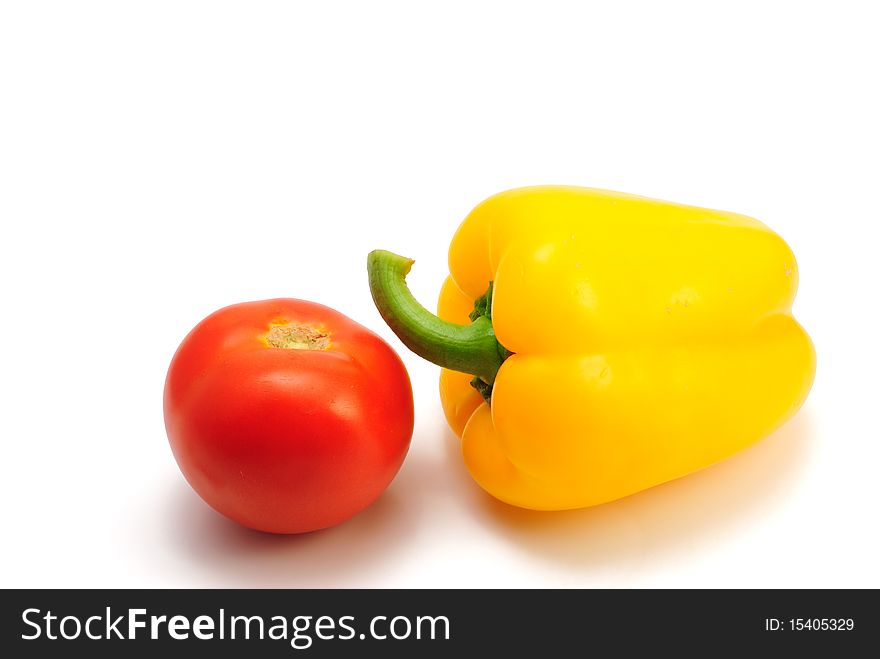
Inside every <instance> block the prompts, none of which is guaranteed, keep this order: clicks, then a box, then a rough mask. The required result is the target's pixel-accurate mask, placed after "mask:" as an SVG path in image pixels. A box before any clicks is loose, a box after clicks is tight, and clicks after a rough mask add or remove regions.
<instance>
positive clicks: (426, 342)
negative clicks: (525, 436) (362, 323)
mask: <svg viewBox="0 0 880 659" xmlns="http://www.w3.org/2000/svg"><path fill="white" fill-rule="evenodd" d="M413 263H414V261H413V260H412V259H408V258H405V257H403V256H398V255H397V254H393V253H391V252H386V251H384V250H381V249H377V250H375V251H373V252H370V254H369V256H367V272H368V274H369V277H370V293H371V294H372V296H373V302H375V303H376V308H377V309H378V310H379V313H380V314H381V315H382V318H383V319H384V320H385V322H386V323H388V326H389V327H390V328H391V330H392V331H393V332H394V333H395V334H396V335H397V336H398V338H399V339H400V340H401V341H402V342H403V344H404V345H405V346H406V347H407V348H409V349H410V350H412V351H413V352H414V353H416V354H417V355H419V356H420V357H422V358H424V359H427V360H428V361H430V362H433V363H435V364H437V365H438V366H442V367H443V368H448V369H451V370H453V371H461V372H462V373H470V374H471V375H476V376H477V377H478V378H480V379H481V380H483V381H484V382H485V383H486V384H488V385H491V384H493V383H494V382H495V375H496V374H497V373H498V369H499V368H500V367H501V363H502V362H503V361H504V358H505V357H506V356H507V355H509V354H510V353H509V352H507V351H506V350H505V349H504V348H503V347H502V346H501V344H499V343H498V340H497V339H496V338H495V331H494V329H493V328H492V320H491V317H490V316H480V317H479V318H477V319H476V320H475V321H474V322H472V323H471V324H470V325H457V324H456V323H450V322H448V321H445V320H441V319H440V318H438V317H437V316H435V315H434V314H432V313H431V312H430V311H428V310H427V309H425V307H423V306H422V305H421V304H419V302H418V300H416V299H415V297H413V294H412V293H411V292H410V290H409V287H408V286H407V285H406V275H407V274H409V271H410V268H411V267H412V264H413Z"/></svg>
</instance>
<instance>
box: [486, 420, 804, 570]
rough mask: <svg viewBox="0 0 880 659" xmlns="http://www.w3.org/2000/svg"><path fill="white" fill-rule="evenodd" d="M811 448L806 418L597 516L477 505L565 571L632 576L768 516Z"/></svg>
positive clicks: (499, 527)
mask: <svg viewBox="0 0 880 659" xmlns="http://www.w3.org/2000/svg"><path fill="white" fill-rule="evenodd" d="M812 441H813V432H812V424H811V421H810V417H809V413H808V412H807V411H806V410H804V411H801V412H800V413H799V414H798V415H797V416H796V417H795V418H794V419H792V420H791V421H789V422H788V423H787V424H786V425H784V426H783V427H782V428H780V429H779V430H777V431H776V432H775V433H773V434H772V435H771V436H770V437H767V438H766V439H764V440H763V441H761V442H759V443H758V444H756V445H754V446H752V447H750V448H748V449H746V450H745V451H742V452H741V453H738V454H737V455H734V456H733V457H731V458H729V459H727V460H725V461H723V462H720V463H718V464H716V465H713V466H712V467H709V468H707V469H704V470H702V471H700V472H697V473H695V474H692V475H690V476H687V477H684V478H681V479H678V480H675V481H671V482H669V483H666V484H663V485H660V486H658V487H654V488H652V489H650V490H646V491H644V492H641V493H638V494H635V495H632V496H630V497H627V498H625V499H621V500H619V501H615V502H612V503H608V504H605V505H601V506H596V507H594V508H587V509H582V510H573V511H560V512H541V511H531V510H524V509H521V508H515V507H513V506H509V505H507V504H504V503H502V502H500V501H498V500H496V499H494V498H492V497H490V496H488V495H485V494H483V495H481V496H479V497H476V496H475V498H476V499H478V504H477V509H478V510H479V513H478V514H479V515H480V516H481V518H482V519H483V521H484V522H485V523H486V524H488V525H490V526H491V527H492V528H494V529H495V530H496V531H497V532H498V533H499V534H502V535H503V536H506V537H507V538H508V539H509V541H511V542H513V543H515V544H516V545H518V546H520V547H522V548H524V549H525V550H527V551H530V552H532V553H534V554H536V555H539V556H540V557H543V558H546V559H548V560H553V561H560V562H562V563H564V564H568V565H569V566H570V567H578V566H580V567H583V568H585V569H586V568H588V567H590V566H593V567H596V568H602V569H608V568H611V569H613V568H614V567H615V566H616V567H619V568H626V571H632V569H633V568H635V567H637V566H639V565H642V564H646V563H650V562H654V561H656V560H658V559H659V560H662V559H663V557H664V556H665V557H671V556H672V555H675V556H676V558H678V559H686V558H687V553H688V549H689V548H690V547H691V546H692V545H694V544H697V543H703V542H705V541H707V540H712V541H714V540H716V539H718V538H720V537H723V536H724V535H725V534H727V533H733V532H735V531H736V530H737V528H738V527H739V526H742V525H743V524H745V523H746V522H747V521H748V520H750V519H755V518H757V517H760V516H761V515H765V514H772V510H773V508H774V507H775V506H778V505H780V504H781V503H782V502H783V501H784V499H785V498H786V496H787V495H788V494H789V493H790V492H791V491H792V490H793V489H794V483H795V482H796V479H797V476H798V474H799V472H800V471H801V470H802V468H803V466H804V464H805V463H806V460H807V457H808V455H809V452H810V446H811V444H812Z"/></svg>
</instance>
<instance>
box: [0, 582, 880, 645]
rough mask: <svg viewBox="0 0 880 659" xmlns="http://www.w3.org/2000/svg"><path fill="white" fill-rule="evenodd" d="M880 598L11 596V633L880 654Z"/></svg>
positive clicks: (482, 593)
mask: <svg viewBox="0 0 880 659" xmlns="http://www.w3.org/2000/svg"><path fill="white" fill-rule="evenodd" d="M878 602H880V600H878V596H877V591H869V590H848V591H847V590H785V591H782V590H766V591H760V590H733V591H719V590H665V591H659V590H632V591H624V590H552V591H551V590H474V591H462V590H6V591H2V609H0V615H2V623H0V624H2V631H3V637H2V649H3V650H4V652H3V654H4V656H7V657H30V656H39V657H54V656H58V657H61V656H69V655H70V654H71V653H74V652H75V653H83V655H82V656H89V657H120V656H126V655H130V654H140V653H141V652H143V653H145V654H149V655H160V653H161V656H162V657H178V656H180V657H192V656H210V655H211V654H215V653H216V654H219V655H224V654H226V653H227V652H228V653H230V654H231V653H233V652H234V653H236V654H239V653H241V656H260V657H294V656H315V657H322V656H354V655H355V654H362V653H364V652H369V653H370V654H372V653H381V656H401V657H403V656H406V657H412V656H450V655H452V654H453V653H457V652H463V651H468V650H486V651H491V652H492V653H493V654H494V653H513V655H514V656H521V655H523V654H524V653H528V652H547V651H555V652H559V653H562V652H563V651H571V652H573V653H576V654H583V655H591V654H594V653H596V652H598V651H600V650H604V651H608V650H611V651H613V653H615V654H616V653H619V652H634V651H636V650H639V649H641V650H644V649H645V648H646V647H648V648H651V650H652V651H656V652H669V653H675V655H676V656H681V655H699V656H714V655H715V654H716V652H717V651H718V650H720V649H724V650H725V651H728V652H729V651H731V650H735V649H742V650H767V651H771V650H772V651H787V652H791V651H799V650H805V649H809V650H812V651H814V652H821V651H825V652H828V653H834V654H833V655H829V656H837V655H838V654H839V653H849V652H852V651H854V650H856V649H862V648H869V647H876V646H877V641H878V634H877V631H878V616H880V605H878ZM10 651H11V652H10ZM194 653H196V654H195V655H194ZM842 656H851V655H850V654H843V655H842Z"/></svg>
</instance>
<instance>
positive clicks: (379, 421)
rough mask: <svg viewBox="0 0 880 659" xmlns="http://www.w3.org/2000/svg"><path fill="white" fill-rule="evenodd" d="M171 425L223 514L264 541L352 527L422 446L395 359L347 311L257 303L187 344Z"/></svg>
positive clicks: (168, 397)
mask: <svg viewBox="0 0 880 659" xmlns="http://www.w3.org/2000/svg"><path fill="white" fill-rule="evenodd" d="M165 427H166V429H167V431H168V438H169V440H170V442H171V449H172V451H173V452H174V457H175V458H176V459H177V463H178V464H179V465H180V469H181V470H182V471H183V474H184V476H185V477H186V479H187V481H189V483H190V485H192V487H193V489H194V490H195V491H196V492H198V493H199V495H201V497H202V498H203V499H204V500H205V501H206V502H207V503H208V504H210V505H211V506H212V507H213V508H215V509H216V510H217V511H219V512H220V513H222V514H224V515H226V516H227V517H229V518H231V519H233V520H235V521H236V522H239V523H240V524H243V525H245V526H248V527H251V528H254V529H259V530H261V531H269V532H272V533H303V532H306V531H313V530H315V529H320V528H325V527H328V526H332V525H334V524H338V523H340V522H342V521H344V520H346V519H348V518H349V517H351V516H352V515H355V514H356V513H358V512H359V511H361V510H363V509H364V508H366V507H367V506H369V505H370V504H371V503H372V502H373V501H374V500H375V499H376V498H377V497H378V496H379V495H380V494H381V493H382V491H383V490H384V489H385V488H386V487H387V486H388V484H389V483H390V482H391V480H392V479H393V478H394V475H395V474H396V473H397V470H398V469H399V468H400V465H401V463H402V462H403V459H404V457H405V456H406V452H407V449H408V448H409V441H410V437H411V436H412V430H413V400H412V389H411V387H410V382H409V376H408V375H407V372H406V369H405V367H404V365H403V363H402V362H401V360H400V358H399V357H398V356H397V354H396V353H395V352H394V350H392V349H391V347H390V346H389V345H388V344H387V343H385V342H384V341H383V340H382V339H381V338H379V337H378V336H377V335H376V334H374V333H373V332H371V331H370V330H368V329H366V328H365V327H363V326H361V325H359V324H357V323H356V322H354V321H353V320H351V319H350V318H347V317H346V316H343V315H342V314H341V313H339V312H337V311H334V310H333V309H330V308H328V307H325V306H323V305H320V304H315V303H313V302H306V301H303V300H290V299H278V300H265V301H262V302H247V303H244V304H236V305H233V306H231V307H226V308H225V309H220V310H219V311H216V312H215V313H213V314H211V315H210V316H208V317H207V318H205V319H204V320H203V321H202V322H200V323H199V324H198V325H197V326H196V327H195V328H194V329H193V330H192V331H191V332H190V333H189V334H188V335H187V337H186V338H185V339H184V340H183V343H181V344H180V347H179V348H178V349H177V352H176V353H175V355H174V358H173V359H172V360H171V366H170V367H169V369H168V377H167V379H166V381H165Z"/></svg>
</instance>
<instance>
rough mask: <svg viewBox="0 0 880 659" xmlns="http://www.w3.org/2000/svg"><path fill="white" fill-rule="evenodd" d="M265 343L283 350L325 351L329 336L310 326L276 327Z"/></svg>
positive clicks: (291, 325) (327, 346)
mask: <svg viewBox="0 0 880 659" xmlns="http://www.w3.org/2000/svg"><path fill="white" fill-rule="evenodd" d="M266 343H268V344H269V345H270V346H271V347H272V348H284V349H285V350H327V349H328V348H329V347H330V334H328V333H327V332H326V331H322V330H319V329H316V328H314V327H312V326H311V325H298V324H296V323H291V324H289V325H276V326H274V327H273V328H272V329H270V330H269V333H268V334H267V335H266Z"/></svg>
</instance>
